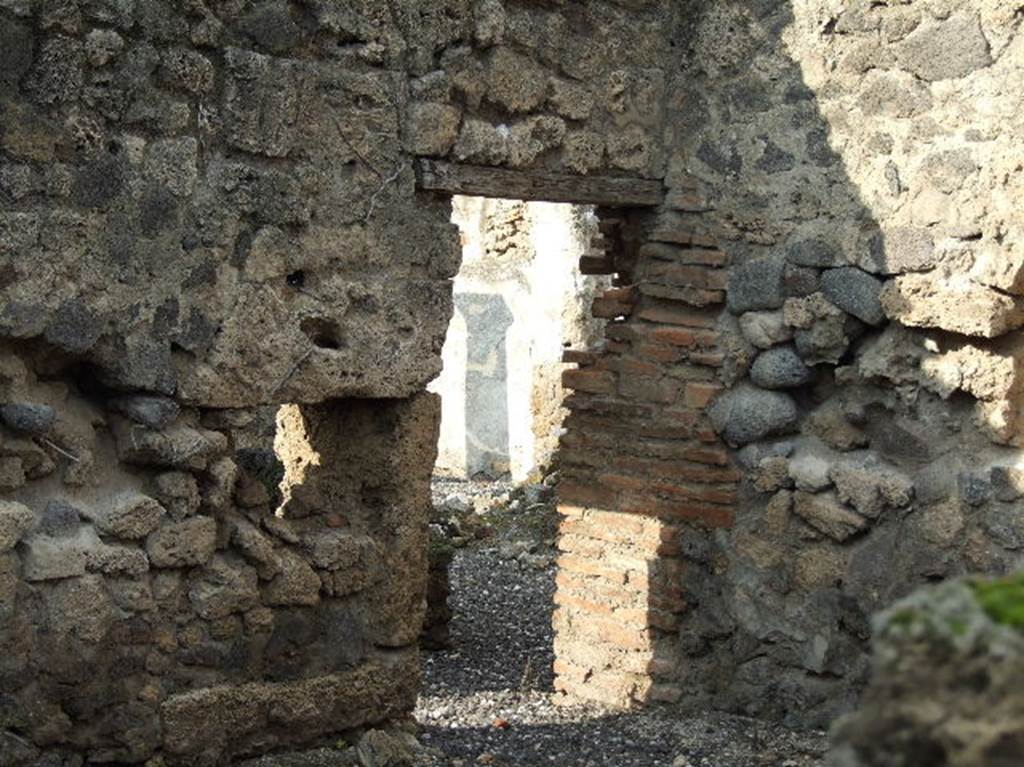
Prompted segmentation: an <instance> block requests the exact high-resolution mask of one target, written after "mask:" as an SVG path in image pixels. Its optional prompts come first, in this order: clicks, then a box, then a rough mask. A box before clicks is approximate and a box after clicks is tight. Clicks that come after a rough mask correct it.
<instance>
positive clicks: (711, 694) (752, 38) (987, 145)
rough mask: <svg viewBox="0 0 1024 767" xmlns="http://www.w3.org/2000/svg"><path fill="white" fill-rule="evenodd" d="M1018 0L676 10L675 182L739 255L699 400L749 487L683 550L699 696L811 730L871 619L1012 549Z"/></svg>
mask: <svg viewBox="0 0 1024 767" xmlns="http://www.w3.org/2000/svg"><path fill="white" fill-rule="evenodd" d="M1012 5H1013V4H1006V3H1001V2H990V1H988V0H981V1H980V2H976V3H969V4H955V3H949V2H944V1H942V0H917V1H916V2H884V3H874V4H870V5H869V4H860V3H843V2H835V3H820V2H812V1H811V0H807V1H804V0H794V2H778V3H772V2H766V3H756V4H750V3H737V2H721V3H691V4H689V10H690V11H691V13H689V14H687V17H686V20H685V21H684V33H683V35H682V37H683V39H684V40H685V44H684V45H682V46H681V53H682V54H683V63H682V67H681V70H680V71H679V72H678V73H677V75H678V76H677V77H676V78H675V79H672V80H670V82H669V85H668V93H669V105H670V109H671V110H674V111H671V112H670V125H672V126H673V129H674V131H675V136H674V138H672V139H671V140H670V145H671V146H672V147H673V149H672V150H671V154H670V156H669V162H668V167H669V172H668V176H667V178H666V183H667V185H668V186H669V187H672V186H673V178H674V175H675V173H676V172H679V173H681V174H684V175H685V176H686V177H691V178H696V179H697V181H698V183H697V187H698V190H699V192H700V197H701V199H702V202H703V203H704V205H703V207H702V208H701V210H702V215H701V218H702V219H703V220H704V221H705V222H706V225H707V226H708V227H709V230H710V231H711V232H712V233H713V236H714V239H715V240H716V241H717V242H718V244H719V246H720V247H721V249H722V250H723V251H725V252H727V253H728V254H729V256H730V259H731V264H732V265H731V267H730V272H729V283H728V285H727V287H726V293H727V301H726V310H727V311H726V312H725V313H723V314H722V316H721V317H720V328H721V331H720V332H721V335H720V338H719V344H720V345H723V346H726V347H729V348H733V349H735V350H736V354H737V356H736V359H737V367H736V368H735V369H734V370H732V371H730V376H731V378H732V380H724V379H723V383H726V384H727V385H728V387H729V390H728V391H727V392H726V393H725V394H723V395H722V396H721V397H720V398H718V399H717V400H716V402H715V403H714V404H713V406H712V408H711V410H710V416H711V420H712V424H713V426H714V429H715V431H716V432H717V433H718V434H720V435H721V436H722V437H723V439H724V440H725V441H726V442H728V443H729V444H730V445H732V446H733V447H734V448H736V450H737V452H736V453H735V457H736V461H737V465H738V467H739V468H740V469H741V470H742V472H743V475H744V479H743V482H742V484H741V487H740V491H739V496H738V500H737V502H736V505H735V525H734V527H733V528H732V529H731V531H729V532H728V533H722V532H719V533H713V534H708V535H706V536H705V538H704V541H703V543H702V544H701V545H695V546H694V547H693V548H692V549H689V550H687V549H684V555H683V557H684V561H685V562H686V563H687V572H688V573H689V575H688V576H687V578H686V583H687V586H688V594H687V599H688V602H689V603H690V604H691V607H692V610H691V612H690V613H689V616H688V618H687V619H686V620H684V622H683V628H682V630H681V637H682V653H683V656H684V669H685V672H684V674H683V677H682V678H683V686H684V688H685V689H687V690H688V691H690V692H692V693H694V694H695V695H696V696H697V699H698V700H699V699H700V696H701V693H703V694H704V696H705V699H706V700H709V701H714V702H715V703H717V704H719V705H725V706H728V707H730V708H733V709H739V710H742V711H746V712H748V713H752V714H766V715H771V716H780V717H788V718H790V719H792V720H794V721H797V720H799V721H808V720H809V721H816V722H819V723H824V722H827V721H829V719H830V718H831V717H832V716H833V715H834V714H835V713H836V712H837V711H841V710H843V709H845V708H848V707H849V706H850V705H852V703H853V701H854V700H855V698H856V695H857V692H858V691H859V690H860V689H861V688H862V686H863V684H864V681H865V680H866V675H867V671H868V655H867V639H868V636H869V634H870V627H869V616H870V615H872V614H873V613H874V612H876V611H877V610H879V609H881V608H884V607H886V606H888V605H889V604H891V603H892V601H893V600H894V599H896V598H898V597H899V596H901V595H903V594H906V593H908V592H909V591H910V590H911V589H912V588H913V587H914V586H915V585H917V584H920V583H923V582H925V581H930V580H936V579H942V578H946V577H950V576H954V575H957V574H961V573H965V572H996V573H998V572H1005V571H1006V570H1008V569H1010V568H1012V567H1013V566H1014V565H1015V564H1017V563H1020V561H1021V559H1020V558H1021V547H1022V544H1024V504H1022V502H1021V491H1022V490H1024V487H1022V485H1021V483H1020V466H1021V453H1020V449H1019V447H1020V445H1021V444H1022V442H1024V438H1022V436H1021V433H1020V431H1019V426H1018V421H1019V415H1020V412H1021V401H1020V395H1019V389H1020V380H1021V379H1020V372H1019V371H1020V360H1021V356H1020V348H1019V347H1020V345H1021V338H1022V336H1021V334H1020V331H1019V330H1018V328H1020V327H1021V324H1022V323H1024V315H1022V314H1021V313H1020V312H1021V306H1022V304H1021V301H1022V300H1024V299H1022V296H1024V294H1022V291H1021V290H1020V287H1019V285H1017V280H1018V278H1019V276H1020V274H1021V273H1022V272H1021V267H1022V264H1024V261H1022V260H1021V259H1022V258H1024V251H1022V250H1021V243H1020V237H1021V231H1022V226H1021V225H1022V223H1024V221H1022V218H1021V215H1022V214H1021V208H1020V206H1019V205H1015V204H1013V203H1011V202H1010V201H1011V200H1013V199H1017V200H1019V199H1020V197H1021V193H1022V191H1024V188H1022V181H1021V179H1022V176H1021V174H1020V173H1019V168H1020V152H1019V150H1018V149H1017V148H1016V147H1017V145H1018V144H1019V143H1020V136H1021V129H1022V127H1024V125H1022V116H1024V103H1022V98H1024V96H1022V90H1021V84H1022V83H1021V77H1022V74H1021V73H1022V71H1024V68H1022V66H1021V63H1022V61H1024V49H1022V47H1021V46H1022V45H1024V41H1022V38H1021V35H1020V32H1019V30H1020V25H1021V18H1020V15H1019V13H1018V12H1016V11H1015V9H1014V8H1013V7H1012Z"/></svg>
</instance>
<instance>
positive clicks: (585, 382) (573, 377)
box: [562, 370, 615, 394]
mask: <svg viewBox="0 0 1024 767" xmlns="http://www.w3.org/2000/svg"><path fill="white" fill-rule="evenodd" d="M562 386H564V387H566V388H567V389H576V390H578V391H584V392H590V393H592V394H611V393H612V392H613V391H615V376H614V375H613V374H612V373H608V372H604V371H596V370H564V371H562Z"/></svg>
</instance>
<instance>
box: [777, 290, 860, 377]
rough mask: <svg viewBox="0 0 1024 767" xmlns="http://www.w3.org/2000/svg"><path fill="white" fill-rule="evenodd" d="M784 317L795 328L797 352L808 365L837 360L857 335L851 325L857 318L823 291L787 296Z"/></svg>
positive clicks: (831, 362)
mask: <svg viewBox="0 0 1024 767" xmlns="http://www.w3.org/2000/svg"><path fill="white" fill-rule="evenodd" d="M783 317H784V319H785V322H786V324H787V325H788V326H790V327H792V328H796V332H795V333H794V338H795V340H796V348H797V351H798V352H799V353H800V356H801V357H803V359H804V361H805V362H806V363H807V364H809V365H817V364H819V363H822V362H827V363H830V364H833V365H834V364H836V363H838V362H839V360H840V359H841V358H842V356H843V354H845V353H846V350H847V349H848V348H849V346H850V341H851V337H852V336H854V335H856V332H855V331H856V328H855V327H853V326H852V325H851V322H856V320H854V319H853V318H852V317H851V316H850V315H848V314H846V313H845V312H843V311H842V310H841V309H839V308H838V307H836V306H835V305H833V304H832V303H831V302H830V301H828V299H826V298H825V296H824V295H823V294H821V293H815V294H813V295H810V296H807V297H805V298H790V299H787V300H786V303H785V306H784V307H783Z"/></svg>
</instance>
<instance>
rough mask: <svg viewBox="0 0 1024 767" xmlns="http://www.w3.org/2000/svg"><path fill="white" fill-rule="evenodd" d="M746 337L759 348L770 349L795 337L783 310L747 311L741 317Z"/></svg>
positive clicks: (741, 325) (740, 320)
mask: <svg viewBox="0 0 1024 767" xmlns="http://www.w3.org/2000/svg"><path fill="white" fill-rule="evenodd" d="M739 323H740V328H741V329H742V330H743V335H744V337H745V338H746V339H747V340H748V341H750V343H752V344H753V345H754V346H756V347H757V348H758V349H770V348H771V347H772V346H775V345H777V344H784V343H785V342H786V341H789V340H790V339H792V338H793V329H792V328H790V327H789V326H788V325H786V323H785V321H784V319H783V316H782V312H781V311H778V310H776V311H771V312H746V313H745V314H743V315H741V316H740V318H739Z"/></svg>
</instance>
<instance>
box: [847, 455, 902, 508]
mask: <svg viewBox="0 0 1024 767" xmlns="http://www.w3.org/2000/svg"><path fill="white" fill-rule="evenodd" d="M829 478H830V479H831V480H832V481H833V482H834V483H835V486H836V494H837V495H838V496H839V499H840V500H841V501H842V502H843V503H848V504H850V505H852V506H853V507H854V508H855V509H856V510H857V511H858V512H860V513H861V514H863V515H864V516H865V517H868V518H869V519H874V518H876V517H878V516H879V515H881V513H882V512H883V511H884V510H885V509H887V508H894V509H900V508H903V507H905V506H908V505H909V504H910V501H911V500H912V499H913V494H914V484H913V482H912V481H911V480H910V479H909V478H908V477H906V476H905V475H904V474H902V473H900V472H899V471H897V470H896V469H894V468H891V467H888V466H883V465H880V464H878V463H877V462H873V461H871V460H870V459H868V460H866V461H864V462H861V463H857V464H851V463H846V462H844V463H840V464H837V465H835V466H833V467H832V469H831V471H830V472H829Z"/></svg>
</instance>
